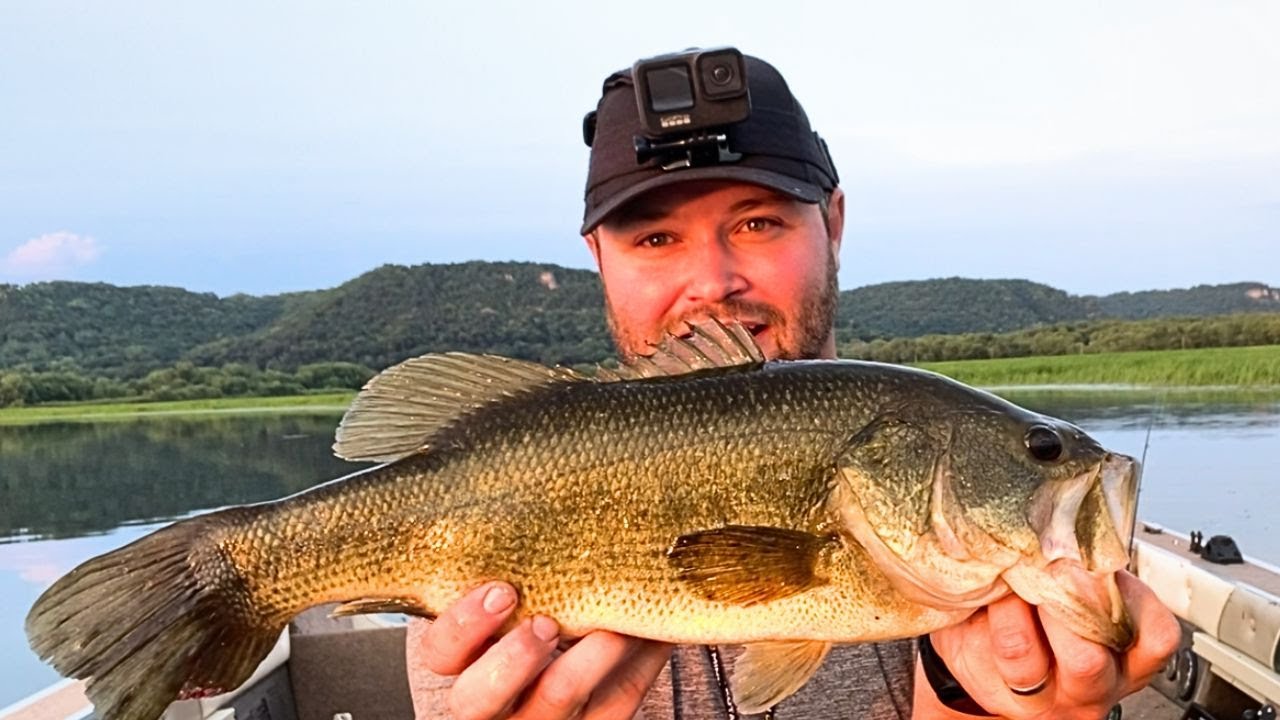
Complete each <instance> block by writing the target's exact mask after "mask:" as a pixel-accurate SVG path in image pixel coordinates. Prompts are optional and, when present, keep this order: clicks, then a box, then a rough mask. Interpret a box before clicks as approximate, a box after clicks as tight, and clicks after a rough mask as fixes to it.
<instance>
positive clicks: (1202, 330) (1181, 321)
mask: <svg viewBox="0 0 1280 720" xmlns="http://www.w3.org/2000/svg"><path fill="white" fill-rule="evenodd" d="M1252 345H1280V313H1241V314H1236V315H1221V316H1215V317H1189V318H1160V319H1155V320H1097V321H1087V322H1068V323H1059V324H1056V325H1047V326H1043V327H1034V328H1029V329H1026V330H1017V331H1014V332H1007V333H963V334H958V335H925V336H922V337H915V338H893V339H891V340H886V339H876V340H871V341H863V340H852V341H845V342H842V343H840V344H839V346H838V350H839V353H840V356H841V357H849V358H861V359H864V360H877V361H880V362H890V363H909V364H910V363H924V362H942V361H947V360H982V359H991V358H1011V357H1031V356H1042V355H1049V356H1052V355H1074V354H1085V353H1108V352H1132V351H1139V350H1189V349H1193V348H1211V347H1247V346H1252Z"/></svg>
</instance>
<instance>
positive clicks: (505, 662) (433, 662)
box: [406, 582, 671, 720]
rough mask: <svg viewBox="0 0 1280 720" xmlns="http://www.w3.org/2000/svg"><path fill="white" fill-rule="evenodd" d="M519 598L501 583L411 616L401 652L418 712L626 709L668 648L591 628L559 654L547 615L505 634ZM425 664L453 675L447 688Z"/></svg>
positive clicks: (532, 714)
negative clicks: (431, 615)
mask: <svg viewBox="0 0 1280 720" xmlns="http://www.w3.org/2000/svg"><path fill="white" fill-rule="evenodd" d="M515 606H516V592H515V589H514V588H512V587H511V586H510V585H507V584H506V583H498V582H495V583H488V584H486V585H483V586H481V587H479V588H476V589H475V590H473V591H472V592H471V593H469V594H467V595H466V596H464V597H463V598H462V599H461V600H459V601H458V602H457V603H455V604H454V605H452V606H451V607H450V608H449V609H448V610H445V612H444V613H443V614H441V615H440V617H439V618H437V619H436V620H435V622H431V623H428V622H426V621H421V620H415V621H413V622H411V623H410V625H409V632H408V639H407V645H406V653H407V659H408V670H409V687H410V689H411V690H412V692H413V703H414V711H415V715H416V716H417V717H418V718H419V720H422V719H424V718H442V717H453V718H456V719H457V720H481V719H484V720H488V719H490V718H547V719H549V720H556V719H558V718H598V719H604V718H631V717H632V716H633V715H635V713H636V710H637V709H638V708H639V707H640V703H641V701H643V700H644V696H645V694H646V693H647V692H648V691H649V687H650V686H651V685H652V684H653V681H654V679H655V678H657V676H658V673H659V672H661V671H662V666H663V665H665V664H666V662H667V658H669V657H670V655H671V646H670V645H667V644H665V643H659V642H653V641H650V640H641V639H639V638H632V637H627V636H624V635H616V634H614V633H609V632H593V633H591V634H589V635H587V636H586V637H584V638H582V639H581V640H579V641H578V642H576V643H575V644H574V645H573V646H572V647H570V648H569V649H567V650H565V651H564V652H562V653H558V652H557V646H558V645H559V642H560V628H559V626H557V625H556V622H555V621H554V620H552V619H551V618H549V617H545V616H541V615H538V616H534V617H531V618H525V619H523V620H521V621H520V622H519V623H517V624H516V625H515V626H514V627H512V628H511V629H510V630H509V631H507V632H506V633H505V634H500V633H501V631H502V628H503V626H504V623H505V622H506V621H507V619H508V618H509V617H510V616H511V613H512V612H513V611H514V610H515ZM431 673H435V674H437V675H450V676H457V677H456V678H455V679H454V681H453V686H452V688H451V689H449V690H448V691H447V700H445V699H444V698H443V697H442V696H443V695H444V694H445V692H446V691H444V690H443V689H441V688H439V687H436V688H434V689H433V687H432V685H433V683H432V680H433V678H432V677H431Z"/></svg>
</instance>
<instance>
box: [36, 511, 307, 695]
mask: <svg viewBox="0 0 1280 720" xmlns="http://www.w3.org/2000/svg"><path fill="white" fill-rule="evenodd" d="M245 510H250V508H233V509H232V510H229V511H223V512H220V513H214V514H212V515H206V516H203V517H199V518H193V519H191V520H184V521H181V522H178V523H175V524H173V525H170V526H168V527H166V528H163V529H161V530H159V531H157V532H154V533H152V534H150V535H147V536H146V537H144V538H141V539H139V540H137V541H135V542H133V543H131V544H129V545H127V546H125V547H123V548H121V549H119V550H116V551H114V552H111V553H108V554H106V555H102V556H100V557H96V558H94V559H92V560H89V561H88V562H86V563H84V564H83V565H81V566H79V567H77V568H76V569H75V570H72V571H71V572H70V573H68V574H67V575H66V576H64V577H62V578H61V579H59V580H58V581H57V582H56V583H54V584H53V586H52V587H50V588H49V589H48V590H46V591H45V593H44V594H43V595H41V596H40V599H39V600H37V601H36V604H35V605H34V606H33V607H32V608H31V612H30V614H28V615H27V623H26V629H27V637H28V638H29V640H30V642H31V647H32V649H33V650H35V652H36V653H37V654H38V655H39V656H40V657H41V658H43V659H45V660H47V661H48V662H49V663H50V664H52V665H53V666H54V668H56V669H57V670H58V672H60V673H62V674H63V675H66V676H69V677H77V678H88V680H89V681H88V695H89V699H90V700H91V701H92V702H93V704H94V707H95V709H96V711H97V716H98V717H100V718H102V719H103V720H154V718H158V717H159V716H160V715H161V714H162V713H163V712H164V710H165V708H166V707H167V706H168V704H169V703H170V702H172V701H174V700H180V699H187V698H193V697H205V696H209V695H214V694H217V693H220V692H226V691H228V690H231V689H233V688H235V687H237V686H239V685H240V684H241V683H242V682H244V681H245V680H246V679H247V678H248V677H249V675H250V674H251V673H252V672H253V670H254V669H255V668H256V667H257V666H258V663H259V662H261V661H262V658H264V657H265V656H266V654H267V653H268V652H270V650H271V648H272V646H273V645H274V644H275V642H276V639H277V637H278V636H279V634H280V631H281V630H282V629H283V628H284V625H285V623H286V622H287V618H284V619H271V618H268V617H266V616H264V615H261V614H258V613H255V612H254V611H253V609H252V606H251V604H250V602H249V596H248V594H247V593H246V592H245V585H244V581H243V580H242V579H241V577H240V574H239V573H238V572H237V571H236V568H235V567H234V565H233V564H232V563H231V561H230V560H229V559H228V558H227V557H226V556H225V555H224V554H223V553H222V552H221V551H220V550H219V549H218V548H217V547H216V546H215V545H214V543H213V542H211V541H210V540H211V536H212V535H216V534H217V533H216V531H217V530H218V529H219V528H223V529H225V527H226V525H227V521H231V522H232V523H237V522H238V521H239V520H240V518H238V517H237V516H238V515H239V513H240V512H242V511H245Z"/></svg>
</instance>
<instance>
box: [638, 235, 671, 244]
mask: <svg viewBox="0 0 1280 720" xmlns="http://www.w3.org/2000/svg"><path fill="white" fill-rule="evenodd" d="M674 242H675V239H674V238H672V237H671V236H670V235H668V234H667V233H649V234H648V235H641V236H640V237H639V238H637V239H636V247H640V248H660V247H666V246H668V245H670V244H672V243H674Z"/></svg>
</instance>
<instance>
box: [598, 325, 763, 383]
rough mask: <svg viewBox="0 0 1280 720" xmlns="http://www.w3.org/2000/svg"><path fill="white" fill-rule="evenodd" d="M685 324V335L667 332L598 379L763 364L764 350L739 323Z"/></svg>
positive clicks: (664, 375)
mask: <svg viewBox="0 0 1280 720" xmlns="http://www.w3.org/2000/svg"><path fill="white" fill-rule="evenodd" d="M687 326H688V328H689V332H690V333H691V334H690V335H689V337H677V336H675V335H671V334H668V335H666V336H665V337H664V338H663V339H662V341H661V342H659V343H658V344H657V345H655V346H653V352H652V353H651V354H648V355H641V356H638V357H636V358H635V359H633V360H631V361H629V362H628V363H627V364H625V365H622V366H621V367H619V368H618V370H617V371H616V373H615V374H614V375H615V376H616V377H614V376H609V375H606V376H604V377H603V378H602V379H620V380H635V379H638V378H650V377H668V376H672V375H684V374H687V373H691V372H699V371H702V370H722V369H726V368H731V369H739V370H753V369H755V368H758V367H760V366H761V365H763V364H764V360H765V358H764V353H763V352H761V351H760V347H759V346H758V345H756V342H755V338H753V337H751V332H750V331H749V330H747V329H746V328H745V327H743V326H742V325H741V324H740V323H736V322H733V323H729V324H728V325H725V324H724V323H722V322H720V321H719V320H717V319H715V318H708V319H706V320H702V321H699V322H697V323H692V322H691V323H687Z"/></svg>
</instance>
